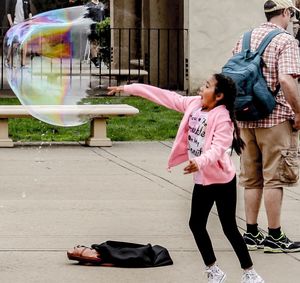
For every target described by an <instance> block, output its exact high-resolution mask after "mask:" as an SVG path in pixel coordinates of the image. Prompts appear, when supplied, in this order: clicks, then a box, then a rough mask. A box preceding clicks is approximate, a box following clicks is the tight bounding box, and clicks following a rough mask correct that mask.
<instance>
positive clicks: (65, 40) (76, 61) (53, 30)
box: [4, 6, 94, 126]
mask: <svg viewBox="0 0 300 283" xmlns="http://www.w3.org/2000/svg"><path fill="white" fill-rule="evenodd" d="M92 24H94V22H93V21H92V19H91V18H89V16H88V11H87V8H85V7H84V6H79V7H73V8H67V9H60V10H53V11H49V12H45V13H42V14H39V15H36V16H35V17H33V18H32V19H30V20H27V21H25V22H23V23H20V24H18V25H15V26H13V27H12V28H11V29H9V31H8V32H7V33H6V36H5V39H4V56H5V58H6V62H5V68H6V75H7V79H8V82H9V84H10V87H11V88H12V90H13V91H14V93H15V94H16V96H17V97H18V98H19V100H20V101H21V103H22V104H23V105H25V106H27V107H28V110H29V112H30V113H31V114H32V115H33V116H34V117H36V118H38V119H40V120H42V121H44V122H46V123H49V124H53V125H58V126H76V125H80V124H83V123H85V122H87V121H88V117H84V116H82V115H81V116H79V115H78V114H76V111H75V112H74V111H64V107H58V109H61V110H59V111H56V113H51V112H50V113H49V111H45V110H44V108H45V105H47V106H49V105H54V106H55V105H60V106H61V105H66V106H68V107H69V106H70V107H72V109H74V107H75V108H76V105H78V104H82V103H83V99H84V98H86V97H87V96H88V90H89V89H90V76H91V75H90V65H89V64H87V63H85V62H84V61H83V57H84V54H85V52H86V48H87V44H88V36H89V34H90V30H91V25H92ZM37 105H42V106H41V107H37Z"/></svg>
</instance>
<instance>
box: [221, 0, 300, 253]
mask: <svg viewBox="0 0 300 283" xmlns="http://www.w3.org/2000/svg"><path fill="white" fill-rule="evenodd" d="M296 10H298V9H297V8H296V7H295V6H294V4H293V2H292V0H268V1H265V3H264V11H265V15H266V18H267V22H266V23H263V24H261V25H260V26H259V27H257V28H255V29H254V30H252V32H251V38H250V42H249V44H250V49H251V50H249V51H247V52H250V51H252V52H253V51H255V50H257V48H258V47H259V45H260V43H261V42H262V41H263V39H264V38H266V36H267V35H268V34H269V33H270V32H271V31H274V30H277V31H279V32H278V34H277V35H275V36H274V35H273V36H274V37H273V38H272V40H271V41H270V43H268V44H266V45H267V46H266V47H265V48H264V51H263V53H262V55H261V58H262V60H261V61H262V67H261V70H262V77H263V78H264V79H265V82H266V85H267V87H268V88H269V90H266V91H265V93H266V92H268V93H271V94H272V95H273V97H271V98H272V99H273V100H274V102H275V103H274V106H272V108H271V110H270V114H268V113H267V115H262V116H255V115H254V116H253V117H254V118H250V119H247V117H252V116H248V115H245V117H244V118H243V117H242V118H241V119H240V121H239V127H240V128H241V137H242V139H243V140H244V142H245V144H246V147H245V149H244V151H243V153H242V156H241V173H240V184H241V185H242V186H243V187H244V188H245V195H244V197H245V213H246V222H247V232H246V233H245V234H244V240H245V242H246V244H247V246H248V249H250V250H255V249H258V248H263V249H264V252H266V253H278V252H300V243H299V242H293V241H291V240H290V239H288V238H287V236H286V235H285V233H284V232H283V231H282V229H281V222H280V216H281V205H282V200H283V187H286V186H292V185H295V184H296V182H297V180H298V178H299V175H298V174H299V168H298V130H299V129H300V96H299V92H298V84H297V81H296V79H297V78H298V77H299V76H300V58H299V48H298V43H297V41H296V40H295V39H294V37H293V36H292V35H290V34H289V33H287V32H286V29H287V27H288V25H289V22H290V21H291V19H292V17H293V14H294V13H295V12H296ZM243 44H244V46H243ZM246 45H247V43H245V42H244V43H243V37H242V38H241V39H240V40H239V41H238V43H237V44H236V46H235V48H234V51H233V53H234V54H238V53H240V52H241V50H242V49H243V47H245V46H246ZM225 66H226V65H225ZM225 69H226V68H225ZM225 73H226V72H225ZM258 96H261V93H260V94H259V95H257V96H256V95H254V98H253V104H254V105H255V104H256V100H260V98H259V97H258ZM245 97H246V96H244V98H245ZM274 98H275V99H274ZM237 102H239V101H238V100H237ZM267 104H269V103H267ZM249 105H250V104H249ZM251 107H252V106H251ZM251 107H250V106H247V105H246V106H245V105H243V107H242V108H241V109H240V111H241V112H242V111H245V113H246V112H247V111H249V115H251V114H252V113H251V109H252V108H251ZM258 110H259V111H260V112H261V113H262V114H264V113H263V109H262V107H260V106H258ZM266 111H267V110H266ZM237 114H238V113H237ZM264 116H266V117H264ZM255 117H256V118H255ZM261 117H263V118H261ZM262 198H263V199H264V205H265V209H266V214H267V220H268V235H266V236H264V234H263V233H262V232H261V231H260V230H259V229H258V224H257V218H258V213H259V209H260V205H261V200H262Z"/></svg>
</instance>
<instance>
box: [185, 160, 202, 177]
mask: <svg viewBox="0 0 300 283" xmlns="http://www.w3.org/2000/svg"><path fill="white" fill-rule="evenodd" d="M183 171H184V174H190V173H194V172H197V171H199V168H198V165H197V163H196V161H195V160H190V161H189V164H188V165H187V166H185V167H184V168H183Z"/></svg>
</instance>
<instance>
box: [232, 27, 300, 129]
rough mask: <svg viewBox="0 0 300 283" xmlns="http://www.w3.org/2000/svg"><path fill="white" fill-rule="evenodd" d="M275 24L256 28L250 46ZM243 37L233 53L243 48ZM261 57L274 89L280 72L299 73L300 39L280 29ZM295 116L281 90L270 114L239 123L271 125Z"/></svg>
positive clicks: (254, 47)
mask: <svg viewBox="0 0 300 283" xmlns="http://www.w3.org/2000/svg"><path fill="white" fill-rule="evenodd" d="M276 28H280V27H279V26H277V25H275V24H273V23H270V22H267V23H263V24H262V25H260V26H259V27H258V28H256V29H254V30H253V32H252V35H251V50H256V49H257V48H258V46H259V44H260V43H261V41H262V40H263V38H264V37H265V36H266V35H267V34H268V33H269V32H270V31H271V30H273V29H276ZM280 29H282V28H280ZM242 39H243V37H241V38H240V40H239V41H238V43H237V44H236V46H235V48H234V49H233V54H235V53H238V52H240V51H241V49H242ZM262 58H263V60H264V63H265V66H264V67H263V75H264V77H265V79H266V81H267V84H268V86H269V88H270V89H271V90H272V91H275V90H276V86H278V85H279V80H278V74H289V75H292V76H293V77H295V78H296V77H298V76H300V58H299V48H298V42H297V41H296V40H295V38H294V37H293V36H291V35H290V34H287V33H281V34H279V35H277V36H276V37H275V38H273V40H272V41H271V42H270V44H269V45H268V46H267V48H266V49H265V51H264V53H263V55H262ZM292 119H294V114H293V111H292V109H291V107H290V105H289V104H288V103H287V101H286V99H285V97H284V95H283V92H282V91H281V90H280V91H279V93H278V94H277V95H276V106H275V108H274V110H273V112H272V113H271V114H270V115H269V116H268V117H267V118H264V119H261V120H258V121H240V122H238V124H239V127H241V128H270V127H273V126H275V125H278V124H280V123H282V122H284V121H286V120H292Z"/></svg>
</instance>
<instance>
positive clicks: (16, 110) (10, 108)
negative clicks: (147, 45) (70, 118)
mask: <svg viewBox="0 0 300 283" xmlns="http://www.w3.org/2000/svg"><path fill="white" fill-rule="evenodd" d="M30 108H38V111H39V113H42V114H53V115H55V114H61V113H63V114H64V115H76V116H83V117H88V118H90V119H91V133H90V136H89V138H88V139H87V140H86V141H85V143H86V145H89V146H111V145H112V141H111V140H110V138H108V137H107V135H106V120H107V119H108V118H109V117H112V116H130V115H135V114H137V113H139V110H138V109H137V108H135V107H132V106H130V105H127V104H105V105H99V104H97V105H34V106H30ZM32 110H33V111H34V109H32ZM26 117H32V115H31V114H30V112H29V110H28V107H25V106H23V105H0V147H13V146H14V143H13V141H12V139H11V138H9V135H8V119H10V118H26Z"/></svg>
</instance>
